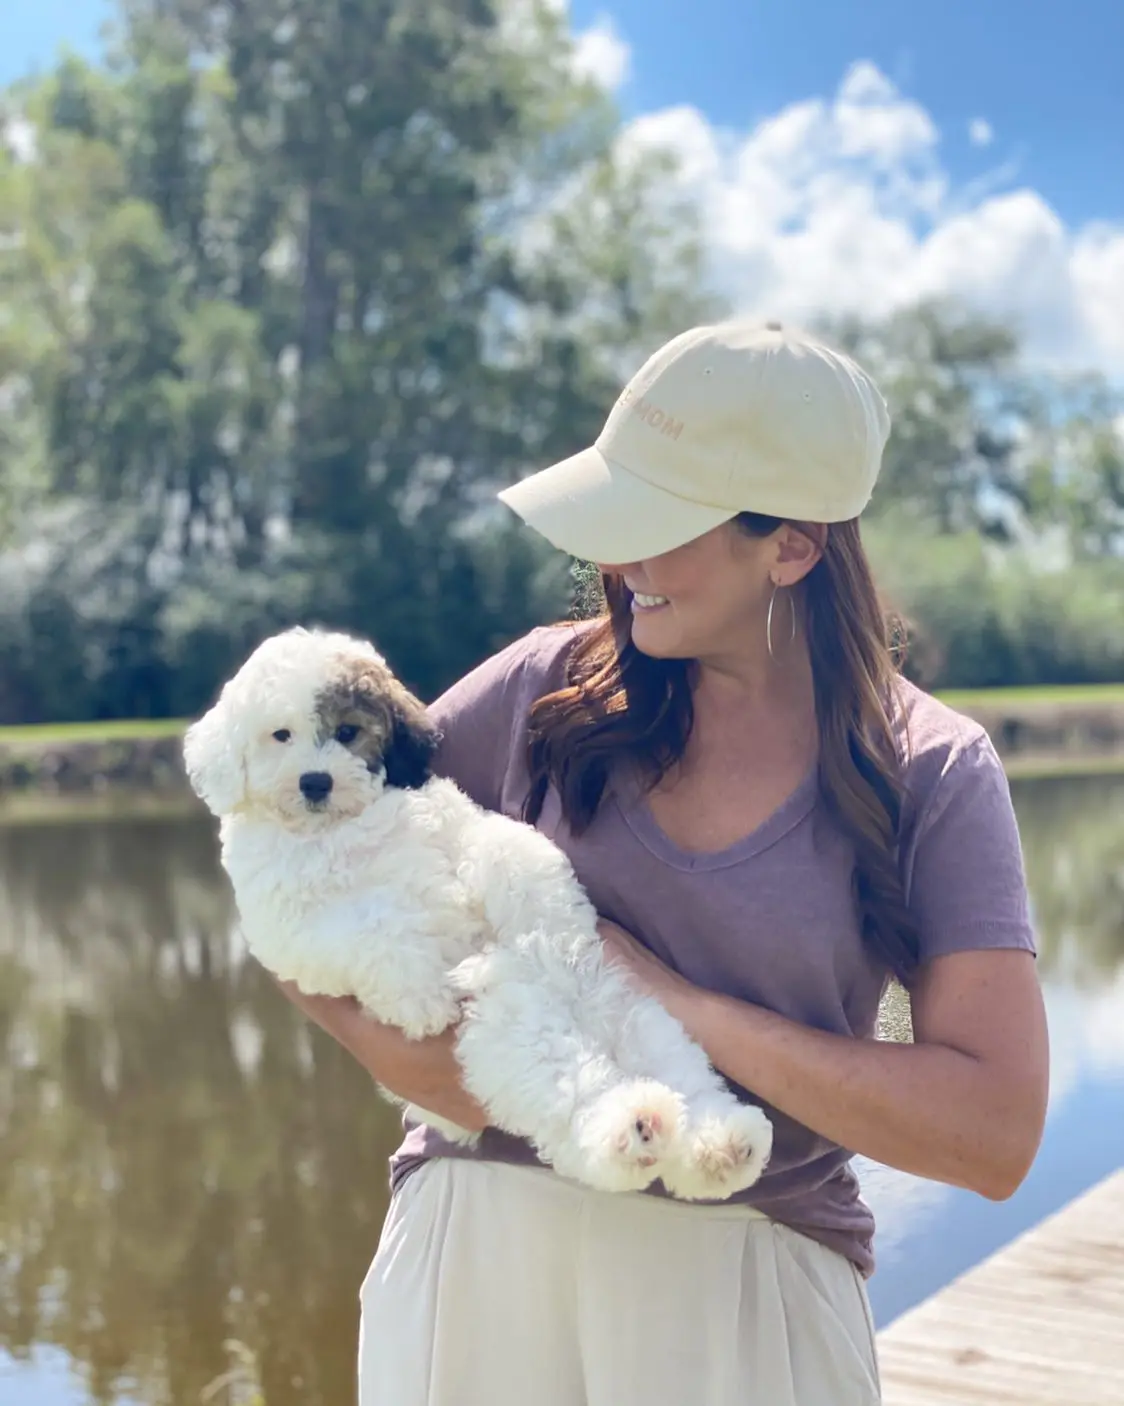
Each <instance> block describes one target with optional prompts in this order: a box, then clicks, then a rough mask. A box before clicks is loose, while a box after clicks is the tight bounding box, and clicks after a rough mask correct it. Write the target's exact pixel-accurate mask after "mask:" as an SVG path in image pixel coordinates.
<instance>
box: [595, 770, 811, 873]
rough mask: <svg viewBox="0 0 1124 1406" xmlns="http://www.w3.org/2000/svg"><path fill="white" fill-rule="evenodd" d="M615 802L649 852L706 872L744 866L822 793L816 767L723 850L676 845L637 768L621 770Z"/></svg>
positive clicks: (680, 866) (807, 811)
mask: <svg viewBox="0 0 1124 1406" xmlns="http://www.w3.org/2000/svg"><path fill="white" fill-rule="evenodd" d="M622 770H623V772H624V775H623V776H622V778H621V784H620V785H619V786H618V787H615V788H614V800H615V803H616V806H617V809H618V810H619V811H620V814H621V816H622V817H623V819H624V822H625V824H626V825H627V826H628V828H629V829H630V830H631V831H632V833H633V834H634V835H635V836H636V838H637V839H638V840H639V841H640V843H641V844H642V845H643V846H644V848H645V849H647V850H648V851H649V853H651V854H653V855H654V856H655V857H656V858H657V859H659V860H660V861H662V863H664V864H668V865H670V866H671V867H672V868H673V869H681V870H685V871H690V872H695V873H698V872H703V871H706V870H710V869H726V868H729V867H730V866H731V865H733V864H742V863H744V862H745V861H746V860H747V859H753V858H754V857H755V856H756V855H759V854H762V853H763V852H764V851H765V850H767V849H770V848H771V847H772V846H773V845H775V844H776V843H777V841H778V840H781V839H783V838H784V836H785V835H787V834H788V833H789V832H790V831H792V830H794V829H795V828H796V826H797V825H799V824H800V822H801V821H802V820H804V819H805V817H807V816H808V815H809V814H810V813H811V811H812V809H813V808H814V806H815V804H816V798H817V796H818V794H819V778H818V768H817V767H816V766H813V767H812V768H811V769H810V770H809V771H808V772H806V773H805V775H804V778H803V780H802V781H800V782H799V784H798V785H797V786H796V788H795V790H793V791H790V792H789V794H788V795H787V796H786V797H785V799H784V800H783V801H781V803H780V805H778V806H777V808H776V809H775V810H774V811H773V812H772V813H771V814H770V815H768V816H766V818H765V819H764V820H763V821H762V822H761V824H760V825H758V826H757V828H756V829H755V830H751V831H750V832H749V834H748V835H743V836H742V838H741V839H740V840H735V841H734V843H733V844H732V845H728V846H727V847H726V848H725V849H721V850H702V851H697V850H688V849H683V848H682V847H681V846H680V845H677V844H676V843H675V842H674V840H672V839H671V838H670V837H669V836H668V835H667V833H666V832H665V831H664V830H663V829H662V828H661V826H660V824H659V822H658V821H657V820H656V817H655V815H654V814H653V812H652V808H651V806H650V805H649V803H648V793H647V788H646V787H645V785H644V781H643V778H642V776H641V774H640V771H639V769H638V768H635V767H633V766H628V767H625V768H622Z"/></svg>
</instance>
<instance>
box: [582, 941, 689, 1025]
mask: <svg viewBox="0 0 1124 1406" xmlns="http://www.w3.org/2000/svg"><path fill="white" fill-rule="evenodd" d="M597 931H598V932H599V933H600V934H601V941H602V943H603V944H604V947H605V955H606V956H607V957H608V959H609V961H611V962H612V963H613V964H614V965H615V966H618V967H620V968H622V969H623V970H624V971H625V972H626V973H627V974H628V978H629V980H630V981H631V982H632V984H633V985H634V986H635V987H636V988H637V989H638V990H640V991H642V992H643V993H644V994H645V995H646V996H652V997H654V998H655V999H656V1000H657V1001H659V1003H660V1005H661V1006H665V1007H666V1008H667V1009H668V1010H670V1011H675V1010H676V1008H680V1007H682V1005H683V1003H684V1002H689V1001H690V999H691V997H692V995H693V994H694V993H696V991H697V988H696V987H694V986H692V985H691V983H690V982H689V981H686V980H685V979H684V978H683V977H681V976H680V975H679V974H678V972H674V971H672V970H671V968H670V967H669V966H666V965H665V964H664V963H663V962H661V961H660V959H659V958H658V957H657V956H656V955H655V953H654V952H651V951H649V950H648V948H647V947H645V946H644V944H643V943H642V942H638V941H637V939H636V938H635V937H633V935H632V934H631V933H630V932H626V931H625V930H624V928H622V927H620V926H618V924H616V923H613V922H610V921H609V919H608V918H601V919H600V920H599V921H598V923H597Z"/></svg>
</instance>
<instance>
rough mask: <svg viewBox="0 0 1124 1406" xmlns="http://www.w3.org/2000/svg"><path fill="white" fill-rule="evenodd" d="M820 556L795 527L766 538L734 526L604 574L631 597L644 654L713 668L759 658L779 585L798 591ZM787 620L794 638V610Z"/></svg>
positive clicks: (636, 637)
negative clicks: (712, 663)
mask: <svg viewBox="0 0 1124 1406" xmlns="http://www.w3.org/2000/svg"><path fill="white" fill-rule="evenodd" d="M820 550H821V549H820V547H819V546H818V545H817V543H816V542H815V541H814V540H813V538H812V537H811V536H809V535H807V534H805V533H804V532H802V531H800V530H799V529H797V528H794V527H791V526H789V525H788V524H785V525H783V526H781V527H779V528H778V529H777V530H776V532H773V533H771V534H770V535H769V536H768V537H759V536H753V535H752V534H750V533H748V532H746V531H745V530H744V529H743V528H742V527H740V526H738V524H737V523H736V522H733V521H731V522H726V523H723V524H722V526H721V527H716V528H714V529H713V530H712V531H710V532H707V533H704V535H703V536H702V537H696V538H695V539H694V541H691V542H688V543H686V544H685V545H684V546H682V547H676V548H675V549H674V550H673V551H670V552H664V553H663V555H662V556H658V557H649V558H648V559H647V560H646V561H637V562H627V563H609V564H604V565H602V570H603V571H607V572H610V573H612V574H614V575H618V576H620V577H621V578H622V579H623V582H624V585H625V587H626V588H627V590H628V591H629V593H630V595H631V598H632V599H631V608H632V641H633V643H634V644H635V646H636V648H637V649H639V650H640V651H641V653H643V654H648V655H652V656H653V657H655V658H660V659H698V660H700V661H702V662H706V661H707V660H711V659H714V660H719V659H731V658H741V657H749V656H754V655H757V654H759V653H760V651H761V650H762V649H763V648H764V644H765V620H766V615H767V613H768V609H769V601H770V598H771V597H772V594H773V588H774V584H776V585H778V586H782V587H783V586H792V585H795V584H796V583H797V581H799V580H801V579H802V578H803V577H804V576H805V575H806V574H807V572H808V571H810V570H811V569H812V567H813V566H814V565H815V564H816V562H817V561H818V560H819V557H820ZM779 619H780V621H781V624H782V625H783V626H784V632H785V634H786V638H787V630H788V626H789V621H790V620H791V616H790V615H789V613H788V609H787V608H786V609H783V610H782V611H781V613H780V616H779ZM778 628H779V627H778ZM778 638H779V637H778Z"/></svg>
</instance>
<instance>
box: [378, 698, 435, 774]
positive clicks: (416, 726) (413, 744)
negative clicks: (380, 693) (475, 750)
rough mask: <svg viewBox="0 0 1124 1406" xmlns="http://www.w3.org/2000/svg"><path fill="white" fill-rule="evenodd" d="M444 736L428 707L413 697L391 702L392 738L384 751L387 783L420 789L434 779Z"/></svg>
mask: <svg viewBox="0 0 1124 1406" xmlns="http://www.w3.org/2000/svg"><path fill="white" fill-rule="evenodd" d="M440 742H441V734H440V733H439V732H438V731H437V728H436V727H434V725H433V724H432V723H431V722H430V721H429V718H428V717H427V716H426V712H425V708H424V707H423V706H422V704H421V703H419V702H418V701H417V699H416V698H412V697H410V695H409V694H405V695H399V696H397V697H394V698H392V699H391V702H390V737H389V739H388V741H387V744H386V750H385V751H384V752H383V758H382V760H383V766H384V767H385V768H386V784H387V785H388V786H400V787H402V788H403V789H405V790H417V789H418V788H419V787H421V786H424V785H425V783H426V782H427V781H428V780H429V778H430V776H431V774H432V773H431V770H430V763H431V762H432V760H433V754H434V753H435V752H436V751H437V748H438V746H439V745H440Z"/></svg>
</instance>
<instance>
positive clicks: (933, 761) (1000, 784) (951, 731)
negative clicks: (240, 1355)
mask: <svg viewBox="0 0 1124 1406" xmlns="http://www.w3.org/2000/svg"><path fill="white" fill-rule="evenodd" d="M895 705H896V706H895V709H894V733H895V737H896V739H897V742H898V747H899V752H900V755H901V758H902V779H903V782H904V786H905V795H906V809H907V812H908V813H909V814H910V815H911V817H912V819H913V820H915V821H916V820H919V819H921V818H922V817H923V816H925V815H926V814H927V813H929V812H931V811H932V810H933V807H934V803H935V802H936V801H937V799H938V798H940V797H946V798H947V797H948V796H951V795H953V794H954V793H956V792H960V791H963V790H964V789H965V787H967V789H968V791H969V792H971V790H972V789H973V788H975V787H976V786H977V785H978V784H983V785H984V786H986V787H988V788H990V789H993V790H995V789H998V790H999V791H1002V792H1006V790H1007V781H1006V776H1005V774H1004V771H1003V764H1002V761H1001V760H1000V758H999V755H998V753H997V752H996V750H995V747H994V745H993V743H992V741H991V737H990V735H989V734H988V732H987V730H986V728H984V727H983V726H981V724H980V723H978V722H977V721H976V720H975V719H974V718H971V717H969V716H968V715H967V714H966V713H962V712H960V711H959V709H957V708H954V707H952V706H951V705H950V704H948V703H946V702H944V701H943V700H942V699H940V698H937V697H935V696H934V695H933V694H931V693H927V692H926V691H925V690H924V689H923V688H919V687H918V686H917V684H915V683H912V682H910V681H909V680H908V679H905V678H899V679H898V680H897V681H896V684H895Z"/></svg>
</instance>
